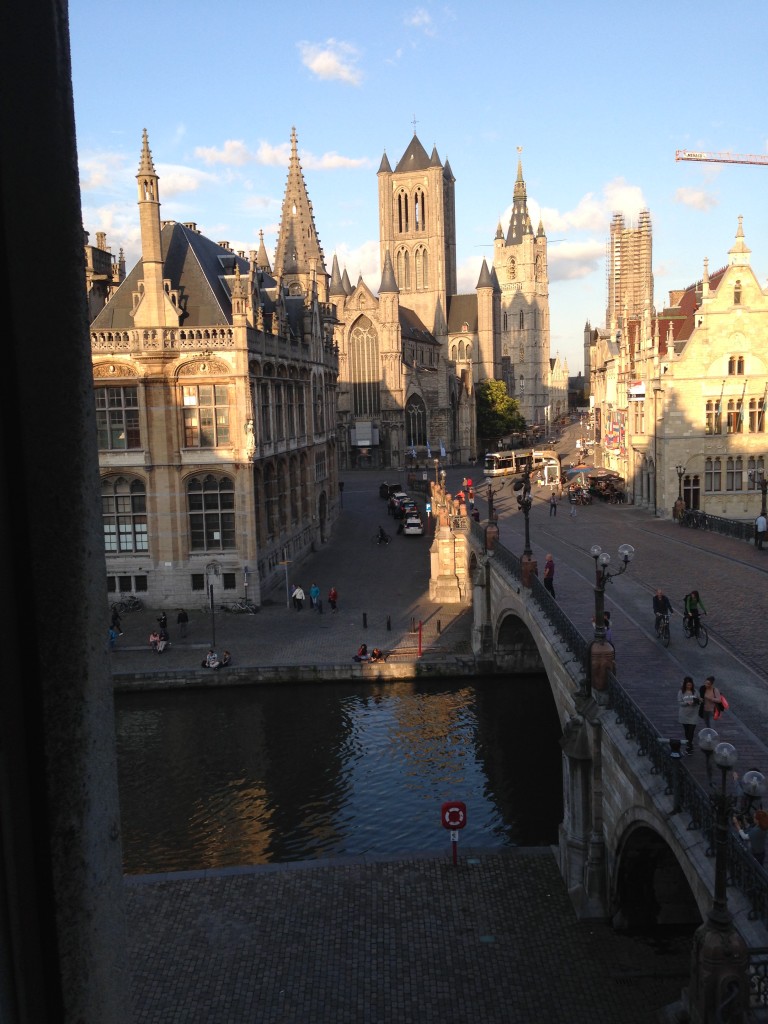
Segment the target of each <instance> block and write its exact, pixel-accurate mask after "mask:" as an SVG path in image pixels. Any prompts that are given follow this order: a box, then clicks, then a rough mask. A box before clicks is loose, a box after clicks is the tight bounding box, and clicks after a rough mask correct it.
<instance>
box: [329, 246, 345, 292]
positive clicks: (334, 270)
mask: <svg viewBox="0 0 768 1024" xmlns="http://www.w3.org/2000/svg"><path fill="white" fill-rule="evenodd" d="M330 294H331V295H346V290H345V288H344V285H343V284H342V283H341V273H340V272H339V259H338V257H337V255H336V253H334V254H333V264H332V266H331V287H330Z"/></svg>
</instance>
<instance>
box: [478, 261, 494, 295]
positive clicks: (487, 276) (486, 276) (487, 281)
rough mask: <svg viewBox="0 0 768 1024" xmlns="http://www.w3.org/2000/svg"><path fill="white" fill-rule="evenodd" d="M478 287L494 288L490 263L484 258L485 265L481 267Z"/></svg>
mask: <svg viewBox="0 0 768 1024" xmlns="http://www.w3.org/2000/svg"><path fill="white" fill-rule="evenodd" d="M475 287H476V288H493V278H492V277H491V272H490V270H489V269H488V264H487V263H486V261H485V259H483V265H482V267H481V268H480V277H479V278H478V279H477V284H476V285H475Z"/></svg>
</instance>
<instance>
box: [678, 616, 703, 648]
mask: <svg viewBox="0 0 768 1024" xmlns="http://www.w3.org/2000/svg"><path fill="white" fill-rule="evenodd" d="M683 633H684V634H685V636H686V638H687V639H688V640H690V638H691V637H692V636H695V637H696V642H697V643H698V645H699V647H706V646H707V644H708V643H709V633H708V632H707V627H706V626H705V625H704V623H703V622H702V621H701V620H699V624H698V626H696V624H695V623H694V621H693V619H692V618H691V616H690V615H684V616H683Z"/></svg>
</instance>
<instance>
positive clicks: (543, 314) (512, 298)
mask: <svg viewBox="0 0 768 1024" xmlns="http://www.w3.org/2000/svg"><path fill="white" fill-rule="evenodd" d="M493 267H494V270H495V272H496V277H497V279H498V282H499V286H500V287H501V341H502V361H503V364H504V366H505V368H506V367H508V370H506V374H505V375H508V376H507V382H508V388H509V390H510V393H511V394H512V395H513V396H514V397H515V398H516V399H517V400H518V402H519V403H520V411H521V412H522V414H523V416H525V419H526V420H527V422H528V423H529V424H539V425H540V426H546V425H547V424H548V420H549V415H550V412H549V386H548V381H549V372H550V363H549V271H548V269H547V236H546V235H545V233H544V226H543V224H541V223H539V226H538V229H537V231H536V233H535V234H534V231H533V226H532V224H531V218H530V216H529V213H528V193H527V190H526V186H525V180H524V178H523V165H522V161H521V160H520V159H519V158H518V161H517V179H516V180H515V187H514V194H513V200H512V213H511V216H510V220H509V227H508V229H507V234H506V236H505V235H504V234H503V232H502V228H501V224H499V225H498V227H497V229H496V238H495V241H494V251H493Z"/></svg>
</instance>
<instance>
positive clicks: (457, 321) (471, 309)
mask: <svg viewBox="0 0 768 1024" xmlns="http://www.w3.org/2000/svg"><path fill="white" fill-rule="evenodd" d="M463 324H466V325H467V327H468V329H469V331H470V332H471V333H472V334H477V295H449V296H448V333H449V334H462V333H465V332H464V328H463V326H462V325H463Z"/></svg>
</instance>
